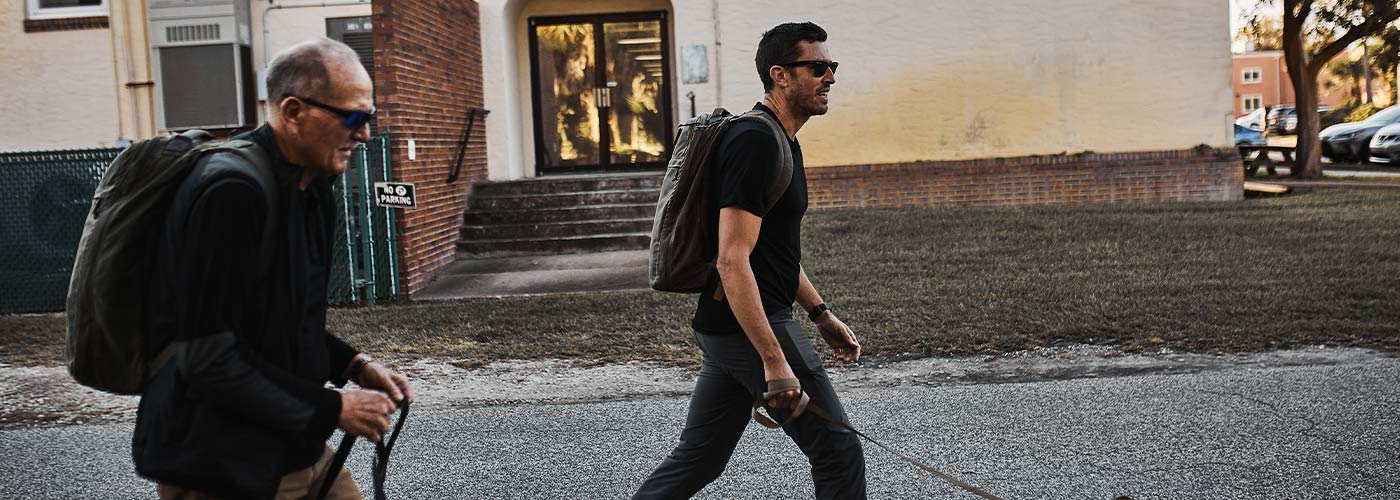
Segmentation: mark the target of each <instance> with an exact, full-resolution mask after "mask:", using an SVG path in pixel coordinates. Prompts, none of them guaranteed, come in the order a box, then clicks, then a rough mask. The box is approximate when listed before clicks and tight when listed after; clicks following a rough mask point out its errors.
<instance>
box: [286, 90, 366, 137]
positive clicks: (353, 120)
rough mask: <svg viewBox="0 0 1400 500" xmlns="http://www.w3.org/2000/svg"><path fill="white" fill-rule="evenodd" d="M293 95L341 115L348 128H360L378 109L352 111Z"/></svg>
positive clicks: (302, 100)
mask: <svg viewBox="0 0 1400 500" xmlns="http://www.w3.org/2000/svg"><path fill="white" fill-rule="evenodd" d="M292 97H295V98H297V99H298V100H300V101H301V102H304V103H307V104H310V105H312V106H315V107H318V108H321V109H324V110H326V111H330V112H331V113H334V114H335V115H336V116H339V117H340V118H341V119H343V120H345V122H344V123H343V124H344V125H345V128H348V129H350V130H359V129H360V127H363V126H365V124H366V123H369V120H370V118H374V113H375V112H377V111H378V110H376V109H375V108H370V110H369V111H352V110H348V109H340V108H337V107H335V106H331V105H329V104H326V103H323V102H320V101H317V100H315V99H309V98H306V97H301V96H292Z"/></svg>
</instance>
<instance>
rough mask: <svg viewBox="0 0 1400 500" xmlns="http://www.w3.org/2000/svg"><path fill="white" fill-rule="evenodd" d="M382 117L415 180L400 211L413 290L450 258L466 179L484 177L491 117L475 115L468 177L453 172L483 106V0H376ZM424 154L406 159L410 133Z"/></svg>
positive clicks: (405, 274)
mask: <svg viewBox="0 0 1400 500" xmlns="http://www.w3.org/2000/svg"><path fill="white" fill-rule="evenodd" d="M373 6H374V14H373V19H372V21H373V23H374V66H375V76H374V86H375V104H376V105H377V106H378V107H379V109H380V113H381V114H380V117H379V118H378V119H377V120H378V126H379V127H381V128H383V127H387V128H388V130H389V133H390V137H391V138H392V140H393V146H392V151H391V153H390V155H391V157H392V161H393V168H394V180H396V181H399V182H412V183H414V184H415V186H416V188H417V194H418V208H417V209H415V210H406V211H402V212H400V215H399V228H400V229H399V245H400V257H401V259H402V261H401V262H402V264H401V266H400V269H401V276H402V278H401V279H402V286H403V289H404V290H405V291H406V292H407V293H408V294H409V295H410V296H411V295H412V294H413V293H415V292H417V291H418V290H420V289H422V288H423V287H424V286H425V285H427V284H428V282H430V281H432V279H433V278H434V277H436V276H437V274H438V273H440V272H441V271H442V270H443V268H445V267H446V266H447V265H448V264H451V263H452V260H453V255H454V253H455V247H454V244H455V243H456V241H457V233H458V230H459V228H460V227H461V223H462V210H463V206H464V203H465V201H466V193H467V189H468V188H469V187H470V186H471V184H472V182H473V181H475V180H477V179H483V178H485V177H486V123H485V122H484V120H483V119H482V118H481V117H478V118H477V123H476V126H475V127H474V128H473V129H472V138H471V141H470V146H469V147H468V148H467V152H466V155H465V157H464V159H463V162H462V172H461V176H460V178H458V179H457V181H456V182H455V183H453V184H448V183H447V182H446V180H447V177H448V175H449V173H450V172H451V170H452V165H453V162H454V161H455V160H456V154H457V143H458V141H460V140H461V135H462V133H463V131H464V127H465V125H466V116H467V112H468V110H470V109H471V108H474V107H483V105H482V103H483V91H482V59H481V23H480V21H479V19H480V13H479V11H478V5H477V3H476V2H461V1H453V0H373ZM409 139H413V140H414V141H415V142H416V150H417V151H416V152H417V155H416V159H414V160H409V159H408V140H409Z"/></svg>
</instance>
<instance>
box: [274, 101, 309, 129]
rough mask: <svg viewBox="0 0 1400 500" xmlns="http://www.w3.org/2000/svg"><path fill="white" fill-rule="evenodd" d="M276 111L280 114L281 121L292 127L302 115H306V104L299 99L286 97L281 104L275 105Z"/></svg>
mask: <svg viewBox="0 0 1400 500" xmlns="http://www.w3.org/2000/svg"><path fill="white" fill-rule="evenodd" d="M277 109H278V111H280V112H281V114H282V121H283V122H284V123H286V124H288V125H293V124H297V123H299V122H300V121H301V118H302V115H305V114H306V103H304V102H301V99H297V98H295V97H292V96H287V97H283V98H282V102H280V103H278V104H277Z"/></svg>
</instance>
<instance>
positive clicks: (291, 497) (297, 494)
mask: <svg viewBox="0 0 1400 500" xmlns="http://www.w3.org/2000/svg"><path fill="white" fill-rule="evenodd" d="M334 457H335V453H334V452H332V451H331V448H330V447H329V446H327V447H326V451H325V453H322V454H321V458H320V459H319V460H316V465H313V466H311V467H307V468H305V469H302V470H299V471H295V472H292V473H290V474H287V475H285V476H282V481H281V482H280V483H277V500H315V498H316V494H317V493H320V492H321V481H318V480H317V479H319V478H320V477H321V476H322V474H323V473H324V472H325V470H326V469H327V468H330V465H331V460H332V459H333V458H334ZM156 493H157V494H159V495H160V498H161V500H213V499H214V498H216V497H214V496H213V495H209V494H206V493H202V492H199V491H195V490H187V489H184V488H180V487H176V486H170V485H168V484H159V483H157V484H156ZM326 498H327V500H363V498H364V497H361V496H360V487H359V486H356V485H355V479H354V478H352V477H350V471H348V470H346V469H345V468H344V467H341V468H340V474H339V475H338V476H336V479H335V485H334V486H331V492H330V494H329V495H326Z"/></svg>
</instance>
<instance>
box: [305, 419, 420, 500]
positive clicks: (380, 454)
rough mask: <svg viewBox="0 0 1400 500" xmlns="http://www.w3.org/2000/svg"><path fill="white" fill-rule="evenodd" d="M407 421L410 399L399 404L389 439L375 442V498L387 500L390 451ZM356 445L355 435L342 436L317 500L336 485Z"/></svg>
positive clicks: (324, 498) (324, 496)
mask: <svg viewBox="0 0 1400 500" xmlns="http://www.w3.org/2000/svg"><path fill="white" fill-rule="evenodd" d="M406 421H408V401H404V402H403V404H402V405H400V406H399V421H398V422H395V423H394V430H393V432H392V433H390V434H389V439H381V440H380V441H379V442H378V443H374V451H375V454H374V473H373V476H374V500H385V495H384V480H385V479H387V478H388V475H389V453H390V452H392V451H394V443H395V442H396V441H398V440H399V431H401V430H403V423H404V422H406ZM354 446H355V436H354V435H352V434H348V433H347V434H345V437H343V438H340V446H339V447H338V448H336V449H335V458H332V459H331V465H330V467H328V468H327V469H326V473H325V474H326V475H325V477H324V479H323V480H322V481H321V491H320V492H319V493H317V494H316V500H326V496H327V495H329V494H330V493H331V486H334V485H335V479H336V478H337V477H339V476H340V469H341V468H342V467H345V460H346V459H348V458H350V449H351V448H353V447H354Z"/></svg>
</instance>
